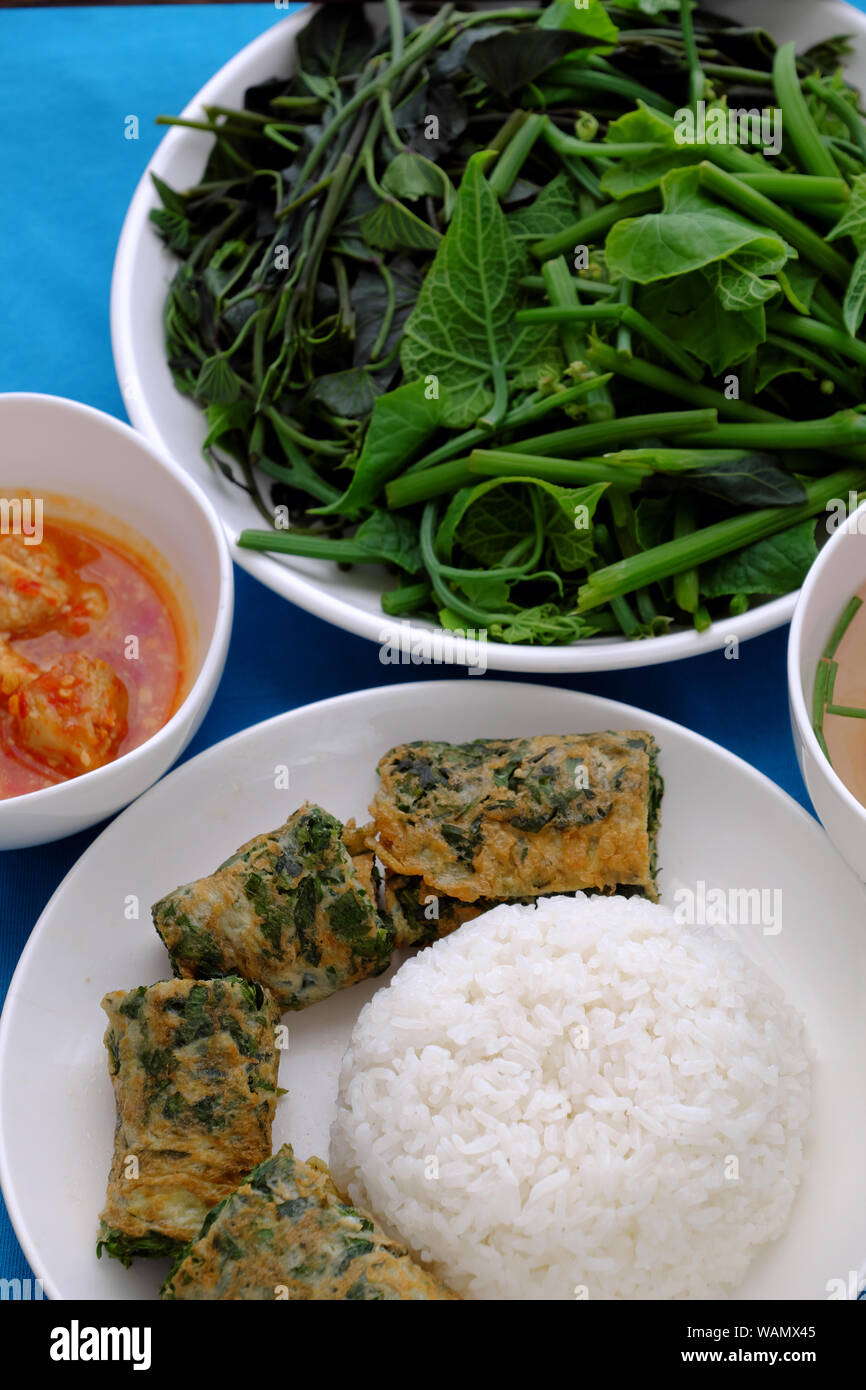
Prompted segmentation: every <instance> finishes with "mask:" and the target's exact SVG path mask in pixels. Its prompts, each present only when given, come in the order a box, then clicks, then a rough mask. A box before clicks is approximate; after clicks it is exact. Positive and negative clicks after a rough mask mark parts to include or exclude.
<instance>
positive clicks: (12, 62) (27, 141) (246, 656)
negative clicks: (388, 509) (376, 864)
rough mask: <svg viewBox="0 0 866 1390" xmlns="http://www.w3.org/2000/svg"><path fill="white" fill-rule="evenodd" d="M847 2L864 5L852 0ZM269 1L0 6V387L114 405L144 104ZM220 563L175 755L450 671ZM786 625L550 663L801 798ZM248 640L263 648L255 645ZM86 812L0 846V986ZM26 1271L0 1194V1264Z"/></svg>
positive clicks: (191, 78) (81, 841)
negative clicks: (616, 657)
mask: <svg viewBox="0 0 866 1390" xmlns="http://www.w3.org/2000/svg"><path fill="white" fill-rule="evenodd" d="M857 7H858V8H860V9H864V10H866V0H857ZM293 8H297V7H296V6H293ZM284 17H285V10H284V9H280V10H275V7H274V6H273V5H266V4H260V5H195V6H191V7H189V8H183V7H176V6H172V7H164V8H148V7H134V8H121V9H112V8H111V7H106V8H101V9H68V10H60V9H52V10H18V11H16V10H11V11H10V10H5V11H3V13H2V15H0V37H2V42H0V54H2V57H0V140H2V145H3V164H4V195H3V210H2V214H0V216H2V218H3V222H4V225H3V228H2V233H0V284H2V286H3V299H4V306H3V307H4V319H5V331H4V333H3V340H2V342H0V390H3V391H46V392H50V393H52V394H54V395H59V396H70V397H74V398H76V399H78V400H81V401H85V402H86V403H87V404H89V405H93V406H97V407H99V408H100V409H102V410H105V411H108V412H109V413H111V414H113V415H117V416H119V417H120V418H121V419H124V418H125V412H124V408H123V404H122V401H121V397H120V392H119V390H118V386H117V382H116V380H115V375H114V367H113V364H112V358H111V343H110V338H109V321H108V298H109V284H110V280H111V267H112V260H113V257H114V251H115V247H116V244H117V239H118V235H119V233H120V226H121V222H122V220H123V215H124V212H125V210H126V207H127V204H128V202H129V199H130V197H131V196H132V192H133V190H134V188H135V185H136V183H137V182H138V179H139V177H140V176H141V173H142V171H143V169H144V167H145V164H146V163H147V161H148V159H149V158H150V156H151V154H152V153H153V150H154V149H155V147H156V145H157V142H158V140H159V137H160V134H161V133H162V132H160V131H159V130H158V129H157V127H155V126H154V124H153V120H154V117H155V116H156V115H158V114H159V113H162V112H176V111H179V110H180V109H181V108H182V107H183V106H184V105H185V104H186V103H187V101H188V100H189V99H190V97H191V95H192V94H193V93H194V92H196V91H197V90H198V89H199V87H201V86H202V85H203V83H204V82H205V81H206V80H207V78H209V77H210V76H211V75H212V73H214V72H215V71H216V70H217V69H218V68H219V67H221V66H222V65H223V64H224V63H225V62H226V61H227V60H228V59H229V58H230V57H231V56H232V55H233V54H234V53H236V52H237V50H238V49H239V48H241V47H242V46H243V45H244V44H246V43H249V42H250V41H251V40H252V39H254V38H255V37H257V36H258V35H259V34H260V33H262V32H263V31H264V30H265V29H267V28H268V27H269V26H270V25H272V24H274V23H276V22H277V21H278V20H279V19H282V18H284ZM129 115H137V116H138V118H139V131H140V138H139V139H138V140H137V141H132V140H127V139H125V138H124V122H125V119H126V117H127V116H129ZM235 580H236V585H237V591H236V608H235V619H234V630H233V633H232V641H231V648H230V651H229V657H228V664H227V667H226V672H225V675H224V676H223V680H222V684H221V685H220V687H219V690H218V691H217V694H216V698H215V699H214V702H213V705H212V706H211V709H210V711H209V713H208V715H207V717H206V718H205V720H204V722H203V724H202V726H201V728H200V730H199V732H198V734H197V735H196V737H195V738H194V740H193V742H192V743H191V745H190V747H189V748H188V750H187V752H186V754H185V755H184V756H185V757H191V756H193V755H194V754H195V753H198V752H201V750H202V749H203V748H207V747H209V746H210V745H211V744H214V743H217V742H218V741H219V740H220V739H223V738H226V737H227V736H228V735H229V734H233V733H235V732H236V731H237V730H238V729H243V728H245V727H247V726H248V725H250V724H255V723H257V722H258V721H259V720H262V719H267V718H269V717H270V716H271V715H274V714H279V713H280V712H282V711H283V710H288V709H295V708H297V707H298V706H299V705H303V704H307V703H308V702H310V701H312V700H320V699H323V698H325V697H327V696H329V695H336V694H340V693H342V692H343V691H348V690H361V689H364V688H365V687H368V686H373V685H384V684H387V683H388V682H389V681H392V680H397V681H403V680H407V679H413V678H415V679H418V680H429V679H434V680H435V679H437V678H448V677H449V676H454V675H459V674H460V673H459V672H454V671H448V670H447V669H444V670H443V669H442V668H435V667H420V668H419V667H388V666H383V665H382V664H381V663H380V661H379V658H378V649H377V647H376V646H375V644H373V643H371V642H367V641H363V640H362V639H361V638H358V637H353V636H350V635H349V634H348V633H345V632H341V631H339V630H338V629H337V628H334V627H330V626H328V625H327V624H325V623H323V622H321V621H320V620H319V619H317V618H313V617H311V616H309V615H308V614H307V613H303V612H301V611H300V610H299V609H297V608H294V607H292V606H291V605H290V604H288V603H286V602H285V601H284V600H283V599H280V598H278V597H277V596H276V595H275V594H272V593H271V592H270V590H268V589H265V588H264V587H262V586H261V585H260V584H258V583H256V581H254V580H253V579H251V578H249V576H248V575H246V574H244V573H243V572H242V571H240V570H237V569H236V571H235ZM786 641H787V631H786V630H783V631H778V632H773V633H770V634H769V635H768V636H766V637H762V638H758V639H756V640H754V641H752V642H747V643H744V644H743V645H742V646H741V648H740V654H739V660H736V661H732V660H726V659H725V657H724V655H723V654H722V653H721V652H718V653H714V654H711V655H709V656H704V657H698V658H695V659H693V660H690V661H686V662H677V663H669V664H666V665H663V666H655V667H649V668H647V669H644V670H635V671H624V672H621V673H611V674H601V675H590V676H580V677H577V676H556V677H553V678H551V681H552V683H554V684H558V685H563V686H569V687H571V688H572V689H576V690H577V689H580V690H587V691H591V692H594V693H596V694H599V695H606V696H609V697H611V698H613V699H618V700H624V701H627V702H629V703H631V704H636V705H641V706H643V707H645V708H646V709H649V710H653V711H655V712H656V713H658V714H661V715H664V716H666V717H667V718H669V719H674V720H677V721H678V722H680V723H682V724H686V725H688V726H689V727H691V728H693V729H696V730H697V731H698V732H699V733H702V734H704V735H706V736H707V737H708V738H711V739H715V740H716V741H717V742H718V743H721V744H723V745H724V746H725V747H726V748H729V749H731V750H732V751H733V752H735V753H737V754H739V755H740V757H742V758H745V759H746V760H747V761H748V762H750V763H753V764H754V765H755V766H756V767H758V768H760V769H761V771H762V772H765V773H766V774H767V775H768V776H769V777H771V778H772V779H773V780H774V781H775V782H777V783H778V784H779V785H780V786H781V787H783V788H784V789H785V790H786V791H787V792H789V793H790V794H791V795H792V796H793V797H795V798H796V799H797V800H798V801H800V802H802V804H803V805H805V806H807V807H808V805H809V802H808V798H807V797H806V794H805V791H804V788H803V785H802V782H801V779H800V775H799V771H798V769H797V764H796V760H795V756H794V750H793V746H792V743H791V737H790V732H789V726H788V710H787V692H786V680H785V647H786ZM263 651H269V652H271V653H272V654H276V657H275V659H271V660H269V661H267V662H264V661H262V660H261V653H262V652H263ZM279 653H283V654H284V655H283V656H282V659H280V656H279ZM103 828H104V826H97V827H96V829H95V830H91V831H87V832H84V833H82V834H80V835H74V836H71V837H69V838H68V839H65V840H61V841H59V842H58V843H56V844H53V845H46V846H44V847H40V848H35V849H29V850H21V851H17V852H9V853H5V854H0V989H2V994H3V997H5V994H6V990H7V989H8V986H9V981H10V978H11V976H12V972H13V970H14V969H15V965H16V963H17V961H18V957H19V955H20V954H21V951H22V948H23V946H24V943H25V942H26V940H27V937H28V936H29V934H30V932H31V930H32V928H33V926H34V924H35V922H36V921H37V919H38V917H39V914H40V913H41V911H42V909H43V907H44V906H45V904H46V902H47V901H48V898H49V897H50V896H51V894H52V893H53V891H54V889H55V888H56V887H57V885H58V884H59V883H60V881H61V879H62V878H63V877H64V875H65V874H66V873H67V872H68V870H69V869H71V867H72V866H73V864H74V863H75V861H76V860H77V859H78V857H79V856H80V855H81V854H82V853H83V851H84V849H85V848H86V847H87V845H88V844H89V843H90V841H91V840H92V839H94V837H95V836H96V835H98V834H99V832H100V831H101V830H102V829H103ZM107 1161H108V1160H107V1158H106V1164H107ZM27 1277H30V1270H29V1269H28V1266H27V1263H26V1261H25V1259H24V1256H23V1254H22V1252H21V1249H20V1247H19V1245H18V1242H17V1240H16V1239H15V1235H14V1232H13V1230H12V1227H11V1224H10V1222H9V1218H8V1215H7V1213H6V1209H5V1206H4V1207H2V1208H0V1278H6V1279H12V1278H27Z"/></svg>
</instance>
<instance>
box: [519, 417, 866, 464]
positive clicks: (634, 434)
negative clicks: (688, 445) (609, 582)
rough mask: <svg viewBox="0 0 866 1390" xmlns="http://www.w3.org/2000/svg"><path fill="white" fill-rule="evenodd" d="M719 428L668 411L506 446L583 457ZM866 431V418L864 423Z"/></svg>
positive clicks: (706, 420)
mask: <svg viewBox="0 0 866 1390" xmlns="http://www.w3.org/2000/svg"><path fill="white" fill-rule="evenodd" d="M717 424H718V415H717V413H716V410H715V409H712V410H666V411H659V412H657V413H655V414H652V415H626V416H620V417H618V418H617V419H615V420H601V421H599V422H598V423H597V424H593V425H575V426H574V427H573V428H572V429H568V430H554V431H553V432H552V433H551V434H541V435H537V436H536V437H535V438H533V439H521V440H520V441H519V442H518V443H516V444H506V445H505V449H506V450H507V452H508V453H523V454H541V455H542V456H543V457H545V458H549V457H550V456H551V455H553V454H556V453H558V452H560V451H564V450H568V451H571V450H573V451H574V453H575V454H576V455H577V456H578V457H580V455H581V454H586V453H592V452H594V451H595V450H598V449H614V448H616V446H617V445H619V444H626V443H628V442H629V441H631V440H634V439H643V438H644V436H645V435H661V436H662V438H668V437H669V436H671V435H680V434H694V433H695V432H696V431H700V430H712V429H714V428H715V427H716V426H717ZM863 428H864V430H866V418H864V420H863Z"/></svg>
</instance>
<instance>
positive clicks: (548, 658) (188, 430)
mask: <svg viewBox="0 0 866 1390" xmlns="http://www.w3.org/2000/svg"><path fill="white" fill-rule="evenodd" d="M710 8H711V9H714V10H716V11H717V12H720V13H724V14H730V15H731V16H732V17H733V18H735V19H737V20H742V21H743V22H744V23H748V24H764V25H765V26H766V27H767V28H768V29H769V30H770V32H771V33H773V34H775V35H777V36H778V37H779V38H780V39H788V38H795V39H797V41H798V43H799V44H800V46H801V47H807V46H808V45H809V44H811V43H814V42H815V41H816V40H817V39H818V38H822V37H827V36H828V35H830V34H839V33H854V34H856V35H857V36H858V37H857V51H856V54H855V56H854V58H853V59H852V61H851V63H850V74H851V77H852V79H853V80H854V81H857V82H859V83H860V84H861V85H862V86H863V87H864V88H866V17H864V16H863V15H862V14H860V13H859V12H858V11H856V10H853V9H851V8H850V6H848V5H843V4H837V3H835V0H826V3H823V4H818V5H816V4H815V3H814V0H715V3H714V4H712V5H711V6H710ZM307 17H308V10H304V11H302V12H300V13H298V14H294V15H291V16H289V18H287V19H285V20H283V21H282V22H280V23H278V24H276V25H274V27H273V28H272V29H269V30H268V31H267V32H266V33H264V34H262V36H261V37H260V38H258V39H256V40H255V41H254V42H253V43H251V44H248V45H247V47H246V48H243V49H242V50H241V51H240V53H238V54H237V55H236V56H235V57H234V58H233V59H232V60H231V62H229V63H227V64H226V65H225V67H223V68H221V69H220V71H219V72H218V73H217V74H216V75H215V76H214V77H213V78H211V80H210V82H208V83H207V85H206V86H205V87H203V88H202V90H201V91H200V92H199V93H198V95H197V96H195V97H194V98H193V99H192V101H191V102H190V104H189V106H188V107H187V108H186V110H185V111H184V112H183V114H184V116H186V117H192V118H195V117H198V116H200V115H201V108H202V107H203V106H204V105H206V104H210V103H214V104H222V105H227V106H233V105H238V104H239V103H240V102H241V101H242V99H243V94H244V91H245V89H246V88H247V87H248V86H250V85H251V84H253V83H256V82H262V81H264V80H265V79H267V78H269V77H274V76H276V75H279V74H288V73H289V72H290V71H291V70H292V67H293V49H294V38H295V35H296V34H297V32H298V30H299V29H300V28H301V27H302V25H303V24H304V23H305V22H306V19H307ZM209 148H210V137H209V136H207V135H206V134H203V133H202V132H200V131H194V130H188V129H181V128H174V129H172V130H171V131H169V133H168V135H166V137H165V139H164V140H163V141H162V143H161V144H160V145H159V147H158V149H157V151H156V153H155V154H154V156H153V158H152V160H151V161H150V164H149V165H148V167H147V169H146V170H145V173H144V175H143V177H142V179H141V182H140V183H139V185H138V188H137V189H136V191H135V194H134V196H133V199H132V202H131V203H130V206H129V211H128V212H127V215H126V220H125V222H124V224H123V230H122V232H121V236H120V242H119V245H118V248H117V257H116V260H115V263H114V276H113V279H112V285H111V337H112V344H113V348H114V362H115V367H116V370H117V377H118V381H119V382H120V389H121V392H122V393H123V400H124V404H125V406H126V409H127V412H128V414H129V418H130V420H131V421H132V423H133V424H134V425H135V426H136V428H138V429H140V430H141V431H142V432H143V433H144V434H146V435H147V436H148V438H150V439H152V440H154V441H155V442H156V443H157V444H158V445H160V447H162V448H164V449H166V450H168V452H169V453H170V454H173V456H174V457H175V458H176V459H177V461H178V463H180V464H182V465H183V467H184V468H186V469H188V471H189V472H190V473H191V474H192V475H193V477H195V478H196V479H197V480H198V482H199V483H201V485H202V487H203V488H204V489H205V491H206V492H207V493H208V495H209V496H210V498H211V500H212V501H213V503H214V505H215V506H216V508H217V511H218V512H219V514H220V516H221V517H222V519H223V523H224V525H225V528H226V533H227V535H228V538H229V541H230V542H231V543H232V553H233V555H234V558H235V560H236V561H237V562H238V564H239V565H241V566H242V567H243V568H244V569H246V570H248V571H249V573H250V574H253V575H255V577H256V578H257V579H260V580H261V581H262V583H263V584H267V585H268V587H269V588H271V589H273V590H274V591H275V592H276V593H278V594H282V595H283V597H284V598H287V599H290V600H291V601H292V603H296V604H298V606H299V607H301V608H305V609H307V611H308V612H310V613H314V614H315V615H316V616H317V617H319V618H325V619H326V620H327V621H328V622H330V623H335V624H336V626H337V627H342V628H345V629H347V631H349V632H354V633H357V634H358V635H359V636H361V637H368V638H370V639H371V640H372V641H374V642H383V641H389V642H392V643H396V642H399V641H400V633H401V630H402V632H403V640H404V641H406V640H407V638H408V640H410V641H411V640H413V637H412V634H414V636H415V639H417V638H421V639H422V640H423V636H424V634H425V633H426V634H428V640H429V634H430V632H431V631H432V628H431V627H430V625H429V624H427V623H421V622H418V621H417V620H416V621H415V622H414V623H412V624H410V623H408V622H407V621H395V620H394V619H389V618H387V617H386V616H385V614H384V613H383V612H382V610H381V606H380V597H381V594H382V592H383V591H384V590H385V589H387V588H393V586H394V579H393V577H391V578H388V577H386V574H385V571H384V570H383V569H380V568H379V567H377V566H370V565H362V566H357V567H356V568H355V569H353V570H350V571H347V572H344V571H340V570H338V569H337V567H336V566H335V565H332V564H329V563H327V562H325V561H322V560H302V559H295V558H291V559H290V558H287V557H283V556H281V557H275V556H270V555H263V554H256V553H255V552H254V551H249V550H241V549H240V547H239V546H236V545H235V544H234V541H235V539H236V537H237V536H238V534H239V533H240V532H241V531H242V530H243V529H244V527H248V526H252V527H259V526H261V517H260V516H259V513H258V512H257V511H256V508H255V506H254V505H253V503H252V502H251V501H250V499H249V498H248V497H247V496H246V495H245V494H244V493H243V492H241V491H240V490H239V489H238V488H236V487H234V486H232V484H230V483H228V482H226V480H225V479H224V478H222V477H220V476H218V475H217V474H215V473H214V472H213V471H212V470H211V469H210V468H209V467H208V465H207V463H206V462H205V461H204V459H203V458H202V454H201V445H202V441H203V440H204V437H205V432H206V431H205V423H204V415H203V413H202V412H201V411H200V410H199V409H198V407H197V406H196V405H195V404H194V403H193V402H192V401H190V400H189V399H188V397H185V396H182V395H180V394H179V393H178V392H177V391H175V389H174V385H173V384H172V380H171V374H170V372H169V369H168V366H167V363H166V360H165V349H164V343H163V328H162V307H163V300H164V298H165V292H166V288H167V286H168V283H169V281H170V279H171V277H172V275H173V274H174V271H175V269H176V268H177V261H176V260H175V258H174V257H173V256H172V255H171V254H170V253H169V252H168V251H167V250H166V249H165V247H164V246H163V245H162V243H161V242H160V241H159V240H158V238H157V236H156V234H155V232H154V229H153V225H152V224H151V223H150V222H149V220H148V214H149V212H150V209H151V208H152V207H155V206H157V205H158V199H157V197H156V194H155V192H154V189H153V185H152V183H151V179H150V174H151V171H153V172H154V173H156V174H158V175H159V176H160V177H161V178H163V179H165V180H166V182H167V183H169V184H171V185H172V186H174V187H180V188H183V187H188V186H189V185H190V184H193V183H196V182H198V180H199V178H200V175H201V171H202V168H203V167H204V162H205V159H206V157H207V152H208V150H209ZM795 598H796V595H794V594H789V595H787V596H786V597H784V598H780V599H774V600H773V601H772V602H771V603H766V604H764V605H763V606H762V607H760V608H757V609H754V610H753V611H752V612H750V613H747V614H745V615H744V616H743V617H740V618H737V619H736V621H735V622H734V621H732V620H731V619H721V620H719V621H718V622H715V623H713V625H712V626H711V627H710V628H709V629H708V630H707V631H706V632H704V633H698V632H695V631H693V630H692V631H681V632H673V633H670V634H669V635H668V636H666V637H657V638H655V639H654V640H652V641H645V642H628V641H626V640H625V639H623V638H605V639H595V640H593V641H592V642H581V643H577V644H575V645H573V646H566V647H528V646H522V645H512V646H509V645H507V644H506V643H502V642H490V643H488V644H487V653H486V654H487V663H488V665H489V666H490V667H491V668H492V669H494V670H499V671H529V672H532V673H535V674H541V673H544V672H546V673H550V672H554V671H607V670H614V669H622V668H625V667H632V666H650V665H655V664H656V663H658V662H660V661H674V660H677V659H679V658H681V657H687V656H696V655H698V654H699V653H700V652H708V651H714V650H716V649H717V648H719V647H722V646H724V645H725V643H726V642H727V641H729V640H730V636H731V634H732V633H734V632H735V633H736V635H737V636H738V637H739V638H740V639H741V640H743V639H745V638H747V637H756V636H758V635H759V634H760V633H763V632H769V631H770V630H771V629H772V628H775V627H781V626H782V624H783V623H786V622H788V621H789V620H790V617H791V614H792V613H793V611H794V602H795ZM407 630H408V631H407ZM453 654H454V659H455V660H457V661H459V662H461V663H463V664H471V663H472V661H473V660H474V657H473V654H472V651H471V648H470V649H468V650H467V647H466V644H465V643H464V642H463V641H462V640H456V641H455V642H454V649H453Z"/></svg>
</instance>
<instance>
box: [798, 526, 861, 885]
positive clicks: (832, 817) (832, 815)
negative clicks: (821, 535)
mask: <svg viewBox="0 0 866 1390" xmlns="http://www.w3.org/2000/svg"><path fill="white" fill-rule="evenodd" d="M864 584H866V503H864V504H863V505H862V506H860V507H858V509H857V511H855V512H854V513H852V515H851V516H850V517H849V518H848V520H847V522H845V523H843V524H842V525H841V526H840V527H839V529H838V530H837V532H836V534H835V535H834V536H833V537H832V539H831V540H830V541H828V542H827V544H826V545H825V547H824V549H823V550H822V551H821V554H820V555H819V557H818V559H817V560H816V561H815V563H814V565H813V566H812V568H811V570H810V571H809V574H808V576H807V579H806V582H805V584H804V585H803V588H802V590H801V591H800V598H799V600H798V603H797V607H796V609H795V611H794V617H793V620H792V622H791V635H790V637H789V639H788V699H789V704H790V709H791V728H792V731H793V734H794V745H795V747H796V750H797V758H798V760H799V763H800V771H801V772H802V774H803V781H804V782H805V783H806V790H807V791H808V793H809V796H810V797H811V798H812V805H813V806H814V807H815V810H816V811H817V813H818V817H819V819H820V821H821V824H822V825H823V826H824V829H825V830H826V831H827V834H828V835H829V836H830V839H831V840H832V841H833V843H834V845H835V846H836V848H837V849H838V851H839V853H840V854H841V855H842V856H843V857H844V858H845V859H846V860H847V861H848V863H849V864H850V865H851V867H852V869H854V870H855V871H856V872H857V873H858V874H859V875H860V877H861V878H862V879H864V880H866V807H864V806H862V805H861V803H860V802H859V801H858V800H857V798H856V796H854V795H853V793H852V792H850V791H849V790H848V788H847V787H846V786H845V783H844V782H843V781H842V779H841V777H840V776H839V775H838V773H837V772H835V771H834V770H833V767H832V765H831V763H830V762H829V761H828V759H827V758H826V756H825V754H824V752H823V750H822V748H821V745H820V744H819V742H818V740H817V738H816V737H815V730H814V729H813V727H812V693H813V690H814V686H815V673H816V671H817V667H818V662H819V660H820V658H821V653H822V652H823V650H824V648H825V646H826V645H827V641H828V639H829V637H830V633H831V632H832V630H833V627H834V625H835V624H836V622H837V621H838V618H839V616H840V614H841V613H842V612H843V610H844V608H845V606H846V604H847V603H848V601H849V600H850V599H851V597H852V596H853V595H854V594H855V593H857V592H858V590H862V588H863V586H864Z"/></svg>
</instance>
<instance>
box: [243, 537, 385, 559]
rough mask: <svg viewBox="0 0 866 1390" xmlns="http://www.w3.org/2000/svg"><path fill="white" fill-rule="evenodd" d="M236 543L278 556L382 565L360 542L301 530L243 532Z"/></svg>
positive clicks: (246, 548) (249, 548)
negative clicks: (304, 532)
mask: <svg viewBox="0 0 866 1390" xmlns="http://www.w3.org/2000/svg"><path fill="white" fill-rule="evenodd" d="M237 544H238V545H239V546H241V547H242V548H243V549H244V550H268V551H272V552H274V553H276V554H278V555H300V556H303V557H304V558H305V559H311V560H334V561H335V562H336V563H337V564H340V565H355V564H357V565H375V564H381V559H380V557H379V556H378V555H373V554H371V553H370V551H369V550H368V549H367V547H366V546H365V545H359V544H358V542H357V541H352V540H343V539H334V538H332V537H326V536H322V537H319V536H309V535H306V534H302V533H301V532H298V531H241V534H240V535H239V536H238V539H237Z"/></svg>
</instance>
